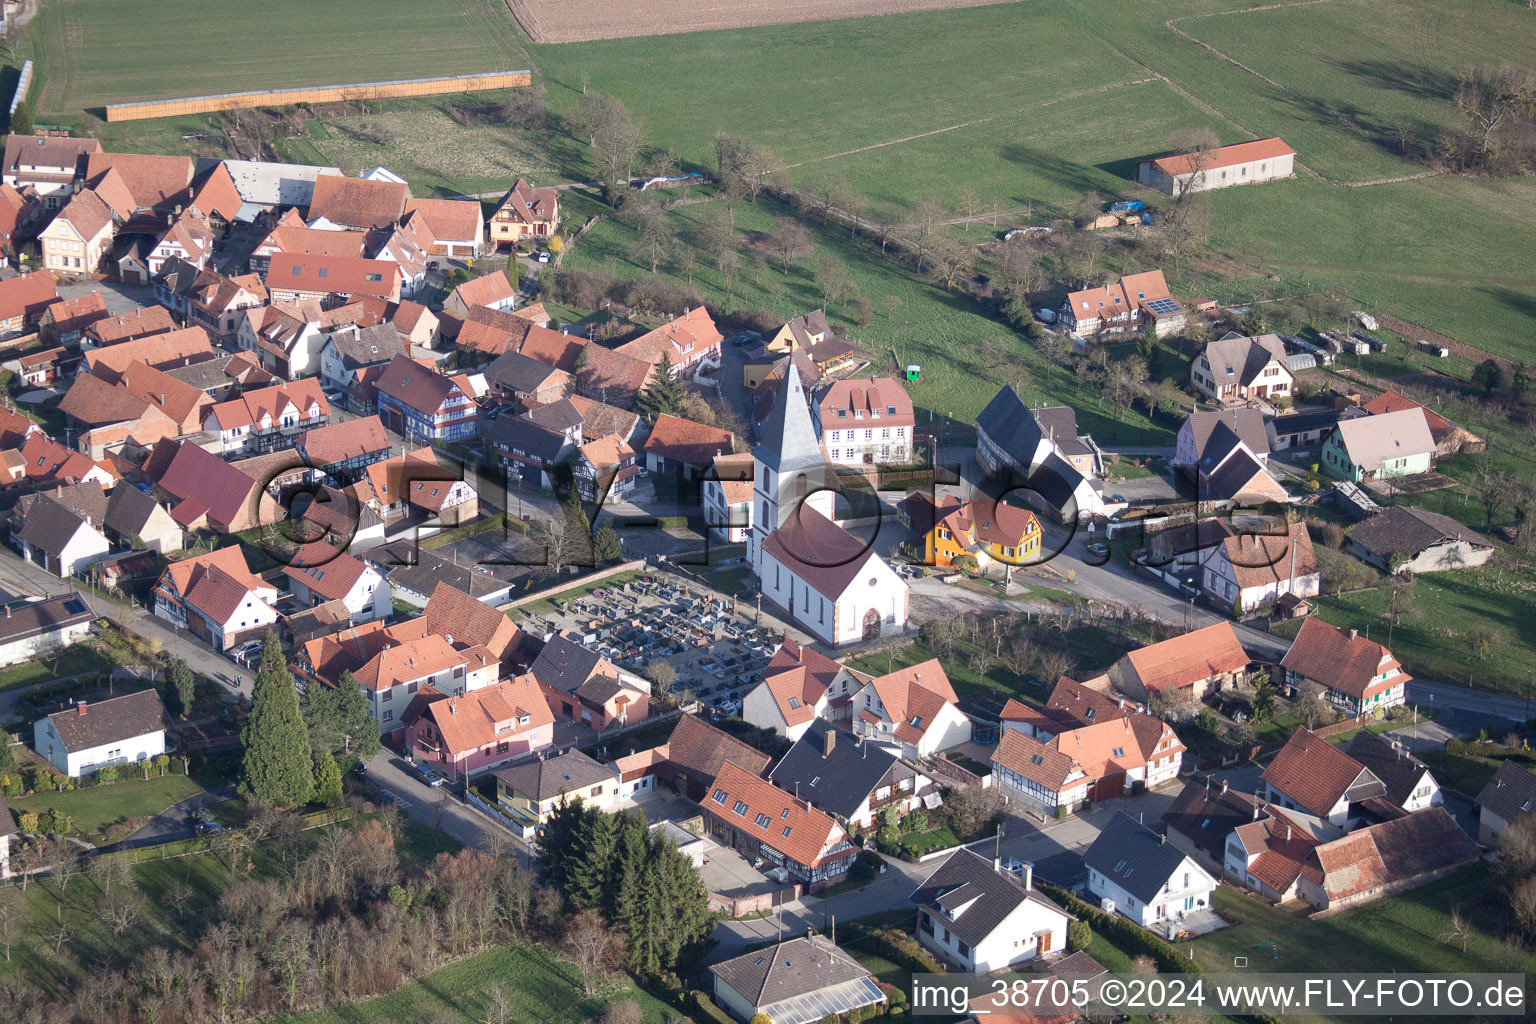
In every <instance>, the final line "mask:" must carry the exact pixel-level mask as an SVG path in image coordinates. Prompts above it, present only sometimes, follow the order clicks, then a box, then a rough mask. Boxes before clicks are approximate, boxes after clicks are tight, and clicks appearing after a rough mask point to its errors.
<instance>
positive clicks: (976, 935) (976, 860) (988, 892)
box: [911, 849, 1072, 946]
mask: <svg viewBox="0 0 1536 1024" xmlns="http://www.w3.org/2000/svg"><path fill="white" fill-rule="evenodd" d="M973 895H974V896H975V897H976V899H975V902H973V903H971V904H970V906H968V907H965V908H964V909H963V910H962V911H960V914H959V916H958V917H956V916H955V913H954V911H955V910H956V909H958V908H959V907H961V905H962V904H964V903H965V902H967V901H968V900H970V898H971V897H972V896H973ZM911 900H912V902H913V903H915V904H917V905H918V906H920V907H935V908H938V909H939V912H940V913H942V914H943V915H944V916H945V917H947V918H948V919H949V921H950V929H949V930H950V931H952V932H954V933H955V934H956V935H958V936H960V938H961V939H963V940H964V941H965V942H967V943H969V944H970V945H972V946H975V945H976V944H977V943H979V942H981V941H982V940H983V939H985V938H986V937H987V936H988V935H991V934H992V931H993V930H994V929H995V928H996V927H997V926H998V925H999V924H1001V923H1002V922H1003V919H1004V918H1006V917H1007V916H1008V915H1009V914H1011V913H1013V911H1014V908H1016V907H1017V906H1018V905H1019V904H1021V903H1023V902H1024V901H1025V900H1034V901H1035V902H1036V903H1039V904H1041V905H1042V906H1046V907H1050V908H1051V909H1053V910H1056V911H1059V912H1060V913H1061V915H1062V916H1063V917H1071V916H1072V915H1070V914H1068V913H1067V912H1066V911H1065V910H1062V909H1061V907H1059V906H1057V905H1056V903H1055V902H1054V901H1052V900H1051V899H1050V897H1048V896H1046V895H1045V894H1044V893H1042V892H1039V891H1037V890H1035V889H1026V888H1024V883H1023V882H1021V881H1019V880H1018V879H1017V878H1015V877H1014V876H1013V875H1011V874H1007V873H1005V872H1002V871H998V870H995V869H994V868H993V866H992V862H991V861H990V860H988V859H986V858H984V857H982V856H981V855H979V854H976V853H973V852H972V851H970V850H966V849H960V850H956V851H955V852H954V853H952V854H950V855H949V856H948V857H947V858H945V860H944V863H943V864H940V865H939V868H938V870H937V871H935V872H934V873H933V874H931V875H929V876H928V878H927V880H926V881H924V882H923V884H922V885H920V886H918V887H917V891H916V892H914V893H913V894H912V897H911Z"/></svg>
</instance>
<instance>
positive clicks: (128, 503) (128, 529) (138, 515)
mask: <svg viewBox="0 0 1536 1024" xmlns="http://www.w3.org/2000/svg"><path fill="white" fill-rule="evenodd" d="M158 505H159V503H158V502H157V501H155V499H154V496H153V495H151V494H149V493H148V492H145V491H141V490H139V489H138V488H137V487H130V486H127V485H123V486H120V487H114V488H112V496H111V497H110V498H108V499H107V514H106V516H105V517H103V519H102V522H103V523H104V524H105V525H106V526H107V528H108V529H111V530H116V531H117V532H118V533H120V534H122V535H123V536H125V537H136V536H138V535H139V534H140V533H142V532H143V531H144V527H145V526H146V525H147V524H148V523H149V517H150V516H152V515H154V514H155V509H156V507H158Z"/></svg>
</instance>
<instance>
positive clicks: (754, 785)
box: [674, 755, 857, 867]
mask: <svg viewBox="0 0 1536 1024" xmlns="http://www.w3.org/2000/svg"><path fill="white" fill-rule="evenodd" d="M674 756H675V755H674ZM738 803H742V804H745V805H746V807H745V808H744V809H743V810H742V811H741V812H739V813H738V812H737V811H736V805H737V804H738ZM699 804H700V806H702V807H703V808H704V809H705V810H707V811H709V812H710V813H711V814H714V815H716V816H717V817H719V818H721V819H722V820H725V821H728V822H730V823H731V825H732V827H734V828H736V829H737V830H738V831H740V832H743V833H745V834H747V835H750V836H753V837H754V838H756V839H758V840H760V841H761V842H763V843H766V844H767V845H769V846H771V847H773V848H774V849H775V850H778V851H779V852H780V853H783V854H785V855H786V856H787V857H789V858H790V859H792V860H794V861H797V862H799V863H800V864H803V865H805V866H807V867H814V866H815V865H817V864H820V863H822V862H823V861H824V860H827V859H833V858H831V857H827V856H826V850H827V848H828V847H831V846H836V845H837V844H838V843H842V842H846V841H847V840H848V833H847V832H846V831H844V830H843V827H842V826H841V825H839V824H838V823H837V822H836V821H834V820H833V819H832V818H831V817H829V816H828V815H826V814H823V813H822V812H821V811H818V810H816V809H815V808H814V807H812V806H811V804H810V802H809V801H807V800H800V799H797V798H796V797H795V796H793V795H792V794H790V793H786V792H785V791H784V790H782V789H780V788H778V787H777V786H775V785H774V784H773V783H771V782H769V781H767V780H766V779H761V778H758V777H757V776H755V775H753V774H751V773H750V772H747V771H745V770H743V769H742V768H740V767H738V766H737V765H735V764H733V763H731V762H729V761H727V762H726V763H725V764H723V765H721V767H720V773H719V774H718V775H716V776H715V781H714V785H712V786H711V787H710V791H709V793H708V794H706V795H705V797H704V799H703V800H700V801H699ZM764 818H766V819H767V823H766V824H759V822H760V821H762V820H763V819H764ZM856 853H857V851H856V850H853V849H849V850H844V851H842V852H840V853H838V854H836V855H834V856H835V857H844V856H852V855H855V854H856Z"/></svg>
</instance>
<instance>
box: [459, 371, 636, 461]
mask: <svg viewBox="0 0 1536 1024" xmlns="http://www.w3.org/2000/svg"><path fill="white" fill-rule="evenodd" d="M484 372H485V380H486V383H487V384H489V385H490V388H491V392H492V393H493V394H494V395H496V396H497V397H498V398H499V399H500V400H501V401H502V402H505V403H506V404H507V405H509V406H511V407H512V408H513V409H515V410H516V411H518V412H525V411H527V410H528V409H532V408H534V407H535V406H540V405H549V404H550V403H552V402H558V401H560V400H561V399H562V398H564V397H565V396H566V395H567V394H569V393H570V390H571V384H572V381H573V378H572V377H571V375H570V374H568V373H566V372H565V371H564V370H561V369H557V368H556V367H553V366H550V365H549V364H548V363H542V362H540V361H539V360H537V359H535V358H533V357H532V356H526V355H523V354H522V353H521V352H512V351H507V352H503V353H502V354H501V355H499V356H497V357H496V359H495V360H494V361H493V362H492V363H491V364H490V365H489V366H487V367H486V368H485V371H484ZM626 440H627V439H626Z"/></svg>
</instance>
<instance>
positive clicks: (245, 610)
mask: <svg viewBox="0 0 1536 1024" xmlns="http://www.w3.org/2000/svg"><path fill="white" fill-rule="evenodd" d="M155 615H157V616H158V617H160V618H162V619H165V620H166V621H167V622H172V623H175V624H176V625H178V626H185V627H187V628H188V629H190V630H191V631H192V633H193V635H195V636H197V637H199V638H201V639H203V640H205V641H207V642H208V643H210V644H212V645H213V647H214V648H215V649H217V650H221V651H227V650H229V649H230V648H231V647H235V646H237V645H239V644H241V643H244V642H246V641H248V640H259V639H261V638H262V637H263V636H265V635H266V632H267V630H269V629H271V628H272V627H273V626H274V625H275V624H276V623H277V618H278V615H277V588H276V587H274V586H272V584H270V583H267V582H266V581H265V580H262V579H260V578H259V577H257V576H255V575H254V574H252V573H251V571H250V568H249V567H248V566H247V565H246V562H245V555H244V553H243V552H242V550H241V548H240V546H239V545H238V544H237V545H233V546H231V547H227V548H219V549H218V550H215V551H210V552H208V553H207V554H203V555H198V556H196V557H194V558H184V559H181V560H179V561H175V562H172V563H171V564H170V565H168V566H166V567H165V572H163V573H162V574H161V576H160V581H159V582H158V583H156V584H155Z"/></svg>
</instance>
